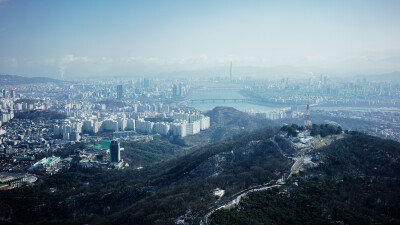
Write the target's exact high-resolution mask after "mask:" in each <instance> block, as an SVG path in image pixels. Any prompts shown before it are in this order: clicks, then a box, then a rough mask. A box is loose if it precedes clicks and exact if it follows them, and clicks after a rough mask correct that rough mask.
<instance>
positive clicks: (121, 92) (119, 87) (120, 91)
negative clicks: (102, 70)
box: [117, 84, 124, 99]
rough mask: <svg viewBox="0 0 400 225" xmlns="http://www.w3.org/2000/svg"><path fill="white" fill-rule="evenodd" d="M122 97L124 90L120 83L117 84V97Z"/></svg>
mask: <svg viewBox="0 0 400 225" xmlns="http://www.w3.org/2000/svg"><path fill="white" fill-rule="evenodd" d="M123 97H124V91H123V88H122V84H120V85H118V86H117V99H122V98H123Z"/></svg>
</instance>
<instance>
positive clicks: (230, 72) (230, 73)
mask: <svg viewBox="0 0 400 225" xmlns="http://www.w3.org/2000/svg"><path fill="white" fill-rule="evenodd" d="M229 75H230V78H231V80H232V62H231V69H230V71H229Z"/></svg>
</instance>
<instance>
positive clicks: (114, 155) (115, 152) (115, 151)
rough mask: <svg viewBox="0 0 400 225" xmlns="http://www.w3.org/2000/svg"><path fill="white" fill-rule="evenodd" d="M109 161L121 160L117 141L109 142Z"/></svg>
mask: <svg viewBox="0 0 400 225" xmlns="http://www.w3.org/2000/svg"><path fill="white" fill-rule="evenodd" d="M110 156H111V157H110V161H111V162H119V160H121V154H120V151H119V142H118V141H111V143H110Z"/></svg>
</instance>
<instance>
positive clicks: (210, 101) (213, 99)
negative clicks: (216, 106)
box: [189, 98, 252, 103]
mask: <svg viewBox="0 0 400 225" xmlns="http://www.w3.org/2000/svg"><path fill="white" fill-rule="evenodd" d="M250 101H252V99H249V98H205V99H190V100H189V102H190V103H218V102H250Z"/></svg>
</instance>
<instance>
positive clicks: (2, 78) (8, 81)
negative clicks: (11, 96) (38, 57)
mask: <svg viewBox="0 0 400 225" xmlns="http://www.w3.org/2000/svg"><path fill="white" fill-rule="evenodd" d="M50 82H53V83H60V82H62V81H60V80H56V79H52V78H48V77H23V76H17V75H0V85H20V84H37V83H50Z"/></svg>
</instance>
